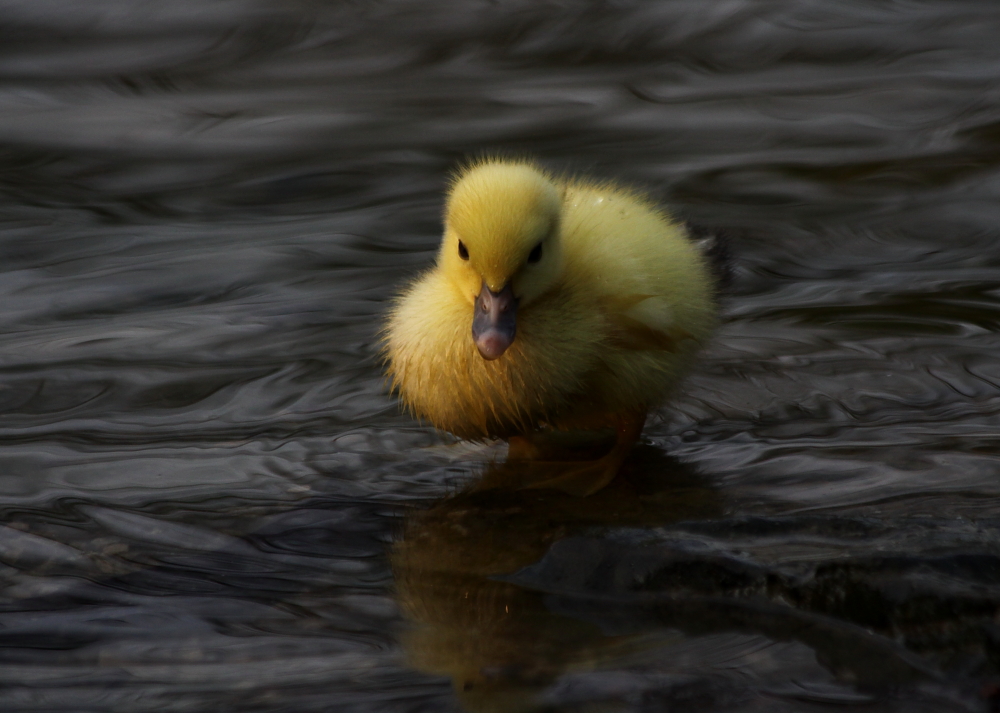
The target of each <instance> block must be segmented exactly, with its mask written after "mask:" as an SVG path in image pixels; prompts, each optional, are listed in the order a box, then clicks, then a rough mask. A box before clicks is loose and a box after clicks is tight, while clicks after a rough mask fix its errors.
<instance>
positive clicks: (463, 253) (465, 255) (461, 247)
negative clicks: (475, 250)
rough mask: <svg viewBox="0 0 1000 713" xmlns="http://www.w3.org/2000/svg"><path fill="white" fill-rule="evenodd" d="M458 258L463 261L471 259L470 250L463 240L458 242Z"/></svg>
mask: <svg viewBox="0 0 1000 713" xmlns="http://www.w3.org/2000/svg"><path fill="white" fill-rule="evenodd" d="M458 256H459V257H460V258H462V259H463V260H468V259H469V249H468V248H467V247H465V243H463V242H462V241H461V240H459V241H458Z"/></svg>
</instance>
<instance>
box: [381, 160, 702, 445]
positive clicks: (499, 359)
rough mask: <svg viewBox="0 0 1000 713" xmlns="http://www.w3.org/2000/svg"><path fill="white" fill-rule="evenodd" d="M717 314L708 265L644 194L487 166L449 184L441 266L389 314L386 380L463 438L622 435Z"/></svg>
mask: <svg viewBox="0 0 1000 713" xmlns="http://www.w3.org/2000/svg"><path fill="white" fill-rule="evenodd" d="M716 315H717V308H716V301H715V286H714V280H713V277H712V275H711V271H710V267H709V265H708V261H707V260H706V258H705V257H704V255H702V253H701V252H700V251H699V249H698V248H697V246H696V245H695V244H694V243H693V241H692V240H691V239H690V237H689V236H688V234H687V231H686V228H685V227H684V226H683V224H681V223H679V222H677V221H675V220H673V219H672V218H671V217H670V216H669V215H667V214H666V213H664V212H662V211H660V210H659V209H657V208H656V207H655V206H654V205H653V204H652V203H651V202H650V201H649V200H647V199H646V198H645V197H643V196H641V195H639V194H637V193H635V192H632V191H630V190H627V189H624V188H622V187H619V186H616V185H613V184H610V183H598V182H591V181H587V180H581V179H562V178H556V177H553V176H551V175H549V174H547V173H546V172H545V171H543V170H542V169H540V168H538V167H537V166H535V165H533V164H531V163H528V162H521V161H506V160H488V161H484V162H481V163H478V164H476V165H473V166H471V167H470V168H468V169H466V170H465V171H463V172H462V173H461V174H459V176H458V177H457V179H456V181H455V182H454V184H453V186H452V189H451V191H450V193H449V197H448V202H447V207H446V211H445V232H444V237H443V240H442V244H441V249H440V252H439V254H438V260H437V264H436V265H435V266H434V267H433V268H431V269H430V270H429V271H427V272H426V273H424V274H423V275H422V276H420V277H419V278H418V279H417V280H416V281H415V282H414V283H413V284H412V285H411V286H410V287H409V288H408V289H407V290H405V291H404V293H403V294H402V295H401V296H400V297H399V298H398V300H397V301H396V303H395V305H394V307H393V309H392V311H391V313H390V316H389V320H388V325H387V329H386V338H385V347H386V354H387V362H388V373H389V375H390V378H391V380H392V383H393V386H394V388H395V389H396V390H397V391H398V393H399V395H400V397H401V399H402V401H403V402H404V403H405V404H406V405H407V406H408V407H409V408H410V409H411V410H412V411H413V413H414V414H416V415H417V416H418V417H420V418H423V419H426V420H428V421H430V422H431V423H432V424H433V425H434V426H436V427H437V428H440V429H443V430H446V431H450V432H452V433H454V434H455V435H457V436H459V437H462V438H471V439H478V438H486V437H503V438H510V437H512V436H526V435H530V434H531V433H533V432H536V431H537V430H538V429H540V428H542V429H556V430H564V429H579V428H600V427H604V426H610V427H613V428H618V429H619V431H620V432H621V431H622V429H624V430H625V431H628V432H629V433H630V434H631V435H630V437H631V438H632V439H633V440H634V438H636V437H638V434H639V430H641V427H642V421H643V420H644V418H645V414H646V412H647V410H648V409H649V408H651V407H653V406H656V405H658V404H660V403H662V402H663V401H664V400H665V399H666V398H667V396H668V395H669V393H670V391H671V390H672V389H673V387H674V386H675V385H676V383H677V381H678V380H679V378H680V377H681V376H682V375H683V373H684V372H685V370H686V369H687V368H688V367H689V365H690V364H691V362H692V359H693V357H694V355H695V353H696V352H697V350H698V348H699V347H700V346H701V345H702V344H703V343H704V341H705V340H706V339H707V338H708V336H709V334H710V332H711V330H712V328H713V326H714V325H715V322H716ZM636 422H638V430H637V428H636Z"/></svg>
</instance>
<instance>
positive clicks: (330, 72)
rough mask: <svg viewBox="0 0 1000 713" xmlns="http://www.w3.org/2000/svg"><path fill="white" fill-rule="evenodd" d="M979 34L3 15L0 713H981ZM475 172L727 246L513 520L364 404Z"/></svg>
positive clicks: (475, 475)
mask: <svg viewBox="0 0 1000 713" xmlns="http://www.w3.org/2000/svg"><path fill="white" fill-rule="evenodd" d="M998 37H1000V9H998V8H997V7H996V6H994V5H991V4H990V3H985V2H962V1H960V0H911V1H909V2H904V1H902V0H900V1H897V2H891V1H889V0H885V1H879V2H873V1H872V0H853V1H852V0H825V1H824V2H817V1H811V0H798V1H795V0H773V1H769V0H753V1H750V0H731V1H729V0H724V1H721V2H700V1H697V0H673V1H670V2H666V1H659V2H651V1H649V0H634V1H632V0H623V1H621V2H597V3H571V2H566V3H559V2H540V1H538V0H531V1H527V0H525V1H517V0H515V1H513V2H504V3H480V2H475V1H473V0H454V1H449V0H441V1H438V2H425V1H417V0H411V1H409V2H402V1H396V2H374V1H372V2H357V3H352V2H347V1H346V0H344V1H341V0H326V2H319V1H318V0H317V1H314V2H309V1H302V2H296V1H294V0H284V1H283V2H277V1H275V0H257V1H255V0H215V1H212V2H209V1H207V0H163V1H161V2H141V1H137V0H130V1H127V0H91V1H90V2H72V1H71V0H30V1H29V0H15V1H10V0H4V1H2V2H0V157H2V162H0V270H2V272H0V295H2V302H0V304H2V310H0V464H2V468H0V519H2V522H3V526H2V527H0V582H2V594H0V664H2V665H0V710H3V711H19V712H20V711H33V712H37V713H54V712H57V711H61V712H73V713H96V712H104V711H121V712H124V713H143V712H146V711H149V712H156V713H160V712H164V711H167V712H175V711H176V712H180V711H184V712H187V711H191V712H202V711H204V712H205V713H209V712H212V713H216V712H220V711H221V712H227V711H233V712H239V713H252V712H255V711H268V712H272V711H289V712H292V713H299V712H309V711H359V712H360V711H457V710H470V711H497V712H506V711H529V710H544V711H556V710H558V711H581V712H582V711H597V710H602V711H604V710H616V711H617V710H624V711H642V712H644V713H654V712H658V711H695V710H697V711H719V712H721V711H768V712H771V711H818V710H827V709H828V708H829V707H831V706H833V707H836V708H837V709H838V710H841V709H845V708H846V709H857V710H859V711H898V712H900V713H903V712H906V713H911V712H913V711H989V710H997V709H998V708H1000V703H998V698H1000V695H998V692H1000V623H998V622H1000V619H998V611H1000V610H998V606H1000V500H998V496H1000V361H998V358H997V352H998V347H1000V339H998V336H997V330H998V326H1000V241H998V237H1000V204H998V198H1000V170H998V168H1000V41H998V39H997V38H998ZM489 150H504V151H514V152H522V153H529V154H533V155H536V156H538V157H539V158H540V160H541V161H543V162H544V163H545V164H546V165H549V166H551V167H553V168H555V169H560V170H561V169H569V170H575V171H583V172H588V173H591V174H593V175H596V176H602V177H617V178H620V179H622V180H625V181H627V182H630V183H633V184H636V185H640V186H644V187H647V188H648V189H649V190H650V191H651V192H652V194H653V195H655V196H656V197H657V198H659V199H662V200H664V201H665V202H668V203H670V204H672V205H674V206H676V208H677V209H678V210H679V211H681V212H683V213H684V214H685V215H687V216H690V217H691V218H693V219H697V220H698V221H700V222H702V223H707V224H711V225H717V226H726V227H732V228H738V229H740V230H741V231H742V232H741V233H740V237H739V239H738V240H737V241H736V243H735V245H734V252H735V254H736V257H737V263H736V281H735V286H734V288H733V289H732V290H731V293H730V295H729V296H728V297H727V302H726V307H725V310H726V319H725V324H724V325H723V327H722V328H721V329H720V330H719V332H718V335H717V337H716V338H715V340H714V343H713V345H712V346H711V348H710V349H708V350H707V352H706V354H705V358H704V359H703V360H702V361H701V363H700V366H699V368H698V370H697V371H696V372H695V373H694V374H693V375H692V376H691V378H690V379H689V380H688V381H687V382H686V384H685V388H684V389H683V390H682V392H681V393H680V395H679V396H678V398H677V399H676V400H675V402H674V403H673V404H672V405H670V406H669V407H666V408H663V409H661V410H660V411H659V412H657V413H656V414H654V417H653V418H652V419H651V421H650V423H649V424H648V425H647V428H646V438H645V441H646V442H645V445H643V446H640V447H638V448H637V449H636V451H635V452H634V454H633V457H632V459H631V461H630V462H629V463H628V465H627V467H626V469H625V471H624V472H623V473H622V475H621V477H620V478H619V479H618V481H616V482H615V483H614V484H613V485H612V486H611V487H610V488H609V489H608V490H606V491H604V492H603V493H601V494H600V495H599V496H595V497H592V498H587V499H575V498H570V497H567V496H559V495H556V494H551V493H546V492H544V491H510V490H502V489H493V490H491V489H490V484H491V483H495V482H501V481H502V480H503V479H504V478H505V477H508V476H510V475H511V473H510V472H509V470H508V469H507V468H505V467H503V466H497V465H490V464H491V463H494V462H495V461H496V460H497V457H498V456H500V455H502V449H501V447H500V446H498V445H495V444H485V445H474V444H465V443H455V442H453V441H452V440H451V439H448V438H446V437H443V436H440V435H437V434H435V433H434V432H433V431H432V430H431V429H430V428H427V427H425V426H421V425H419V424H417V423H415V422H413V421H412V420H411V419H409V418H408V417H406V416H404V415H402V414H401V413H400V412H399V410H398V408H397V406H396V405H395V403H394V401H393V400H392V399H391V398H390V397H388V396H387V395H386V393H385V391H384V388H383V385H382V381H381V376H380V369H379V365H378V355H377V350H378V346H377V330H378V323H379V319H380V314H381V313H382V312H383V310H384V309H385V307H386V304H387V300H388V299H389V297H390V296H391V295H392V294H393V293H394V291H395V290H397V289H398V288H399V286H400V285H401V284H403V283H405V281H406V280H407V279H408V278H409V277H411V276H412V275H413V274H414V273H415V272H416V271H418V270H419V269H420V268H421V267H422V266H424V265H427V264H428V262H429V261H430V260H431V259H432V256H433V251H434V249H435V246H436V242H437V240H438V230H439V218H438V216H439V213H440V207H441V191H442V187H443V185H444V184H445V182H446V180H447V174H448V172H449V170H451V169H452V168H453V167H454V166H455V165H456V163H457V162H459V161H460V160H461V159H462V157H463V156H467V155H469V154H472V153H476V152H481V151H489ZM501 460H502V459H501ZM481 478H484V479H485V480H484V481H482V482H481V483H480V484H479V485H476V483H477V482H479V481H478V479H481Z"/></svg>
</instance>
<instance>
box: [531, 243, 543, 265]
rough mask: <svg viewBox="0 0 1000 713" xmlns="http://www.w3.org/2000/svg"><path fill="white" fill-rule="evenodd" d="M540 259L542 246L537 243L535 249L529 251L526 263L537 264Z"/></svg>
mask: <svg viewBox="0 0 1000 713" xmlns="http://www.w3.org/2000/svg"><path fill="white" fill-rule="evenodd" d="M541 259H542V244H541V243H538V245H536V246H535V247H533V248H532V249H531V252H530V253H528V262H538V261H539V260H541Z"/></svg>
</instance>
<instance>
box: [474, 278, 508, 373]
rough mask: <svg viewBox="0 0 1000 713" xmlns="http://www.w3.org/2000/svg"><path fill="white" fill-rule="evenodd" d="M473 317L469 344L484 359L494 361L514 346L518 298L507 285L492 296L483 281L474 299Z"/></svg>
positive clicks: (492, 293) (491, 291)
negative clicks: (475, 348) (472, 343)
mask: <svg viewBox="0 0 1000 713" xmlns="http://www.w3.org/2000/svg"><path fill="white" fill-rule="evenodd" d="M475 310H476V311H475V314H474V315H473V317H472V340H473V341H474V342H475V343H476V347H477V348H478V349H479V353H480V354H481V355H482V356H483V359H487V360H490V361H492V360H493V359H496V358H497V357H499V356H500V355H501V354H503V353H504V352H505V351H507V348H508V347H509V346H510V345H511V344H512V343H513V342H514V333H515V331H516V328H517V323H516V319H515V315H516V313H517V298H516V297H514V288H512V287H511V286H510V283H509V282H508V283H507V284H506V285H504V286H503V289H501V290H500V291H499V292H494V291H493V290H491V289H490V288H489V286H488V285H487V284H486V281H485V280H483V289H482V290H481V291H480V292H479V297H477V298H476V307H475Z"/></svg>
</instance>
